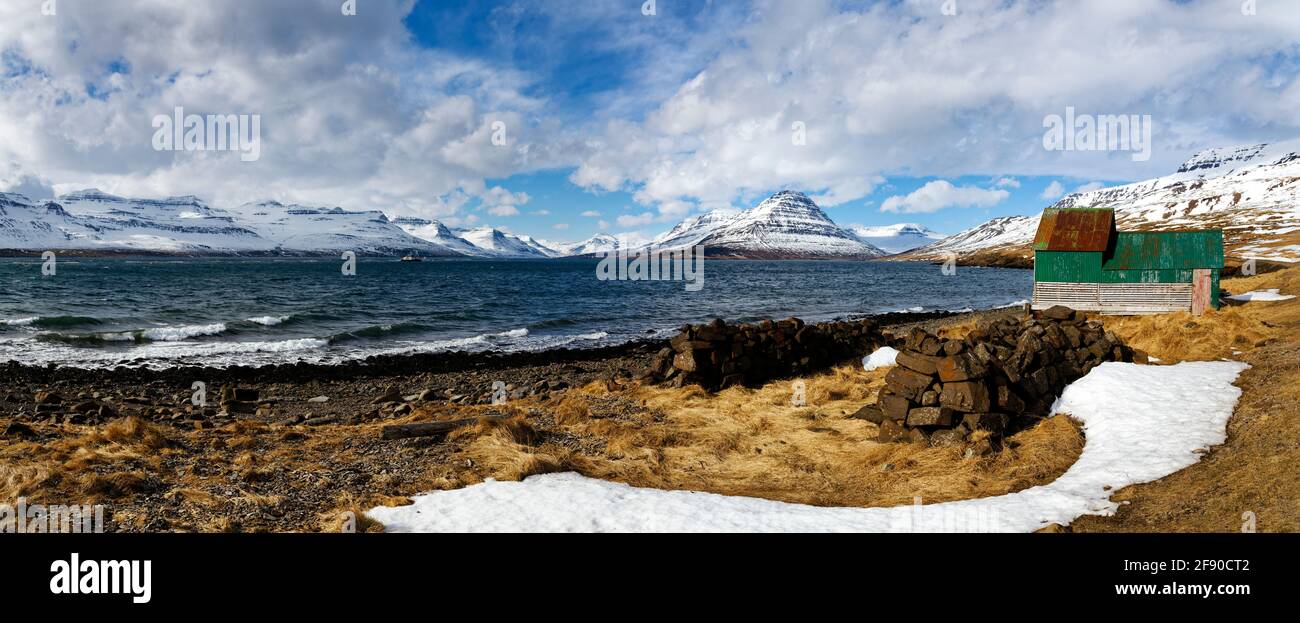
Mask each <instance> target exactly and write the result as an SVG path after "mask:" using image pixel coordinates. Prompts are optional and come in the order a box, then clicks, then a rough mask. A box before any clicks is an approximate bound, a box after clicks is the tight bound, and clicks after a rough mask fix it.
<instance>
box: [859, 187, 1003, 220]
mask: <svg viewBox="0 0 1300 623" xmlns="http://www.w3.org/2000/svg"><path fill="white" fill-rule="evenodd" d="M1010 196H1011V193H1009V192H1007V191H1005V190H1002V189H1000V188H999V189H984V188H978V187H975V186H954V185H953V184H952V183H951V182H949V181H947V180H934V181H932V182H929V183H927V184H926V185H925V186H922V187H920V188H918V189H916V190H914V191H912V192H911V193H909V194H907V195H894V196H892V197H890V198H888V199H885V202H884V203H883V204H881V205H880V211H881V212H903V213H928V212H938V211H939V210H942V209H944V208H988V207H992V206H995V205H997V204H999V203H1001V202H1002V201H1004V200H1006V198H1007V197H1010Z"/></svg>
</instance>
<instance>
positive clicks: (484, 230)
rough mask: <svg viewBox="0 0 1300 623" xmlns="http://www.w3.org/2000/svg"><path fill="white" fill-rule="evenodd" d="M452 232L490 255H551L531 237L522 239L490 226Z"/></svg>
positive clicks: (515, 256)
mask: <svg viewBox="0 0 1300 623" xmlns="http://www.w3.org/2000/svg"><path fill="white" fill-rule="evenodd" d="M453 232H454V233H455V234H456V235H458V236H460V237H461V238H463V239H465V240H467V241H469V243H470V244H472V245H474V246H476V247H478V248H479V250H480V251H484V252H485V254H486V255H488V256H490V257H505V258H529V257H532V258H545V257H551V256H550V255H548V254H547V253H546V252H545V251H543V250H541V249H539V248H538V245H537V243H536V242H534V241H532V240H531V239H530V240H528V241H524V240H521V239H520V238H519V237H518V236H513V235H510V234H507V233H505V232H503V231H501V230H499V229H494V228H492V227H480V228H477V229H462V230H453Z"/></svg>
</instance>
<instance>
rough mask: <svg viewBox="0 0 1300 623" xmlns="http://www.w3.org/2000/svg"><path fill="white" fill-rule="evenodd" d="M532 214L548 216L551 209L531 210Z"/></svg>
mask: <svg viewBox="0 0 1300 623" xmlns="http://www.w3.org/2000/svg"><path fill="white" fill-rule="evenodd" d="M533 214H534V215H536V216H550V215H551V211H550V210H533Z"/></svg>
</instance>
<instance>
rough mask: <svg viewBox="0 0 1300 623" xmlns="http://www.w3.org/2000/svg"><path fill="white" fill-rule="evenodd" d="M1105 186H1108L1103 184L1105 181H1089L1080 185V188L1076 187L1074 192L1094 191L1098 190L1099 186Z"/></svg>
mask: <svg viewBox="0 0 1300 623" xmlns="http://www.w3.org/2000/svg"><path fill="white" fill-rule="evenodd" d="M1105 187H1106V185H1105V184H1103V183H1101V182H1088V183H1087V184H1084V185H1082V186H1079V187H1078V188H1076V189H1074V192H1076V193H1086V192H1092V191H1094V190H1097V189H1099V188H1105Z"/></svg>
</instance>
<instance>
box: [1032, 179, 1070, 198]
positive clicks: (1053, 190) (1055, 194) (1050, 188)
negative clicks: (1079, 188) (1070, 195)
mask: <svg viewBox="0 0 1300 623" xmlns="http://www.w3.org/2000/svg"><path fill="white" fill-rule="evenodd" d="M1064 194H1065V187H1064V186H1062V185H1061V183H1060V182H1058V181H1056V180H1052V183H1051V184H1048V185H1047V188H1044V189H1043V192H1042V194H1040V195H1038V198H1039V199H1045V200H1047V201H1056V200H1057V199H1060V198H1061V196H1062V195H1064Z"/></svg>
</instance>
